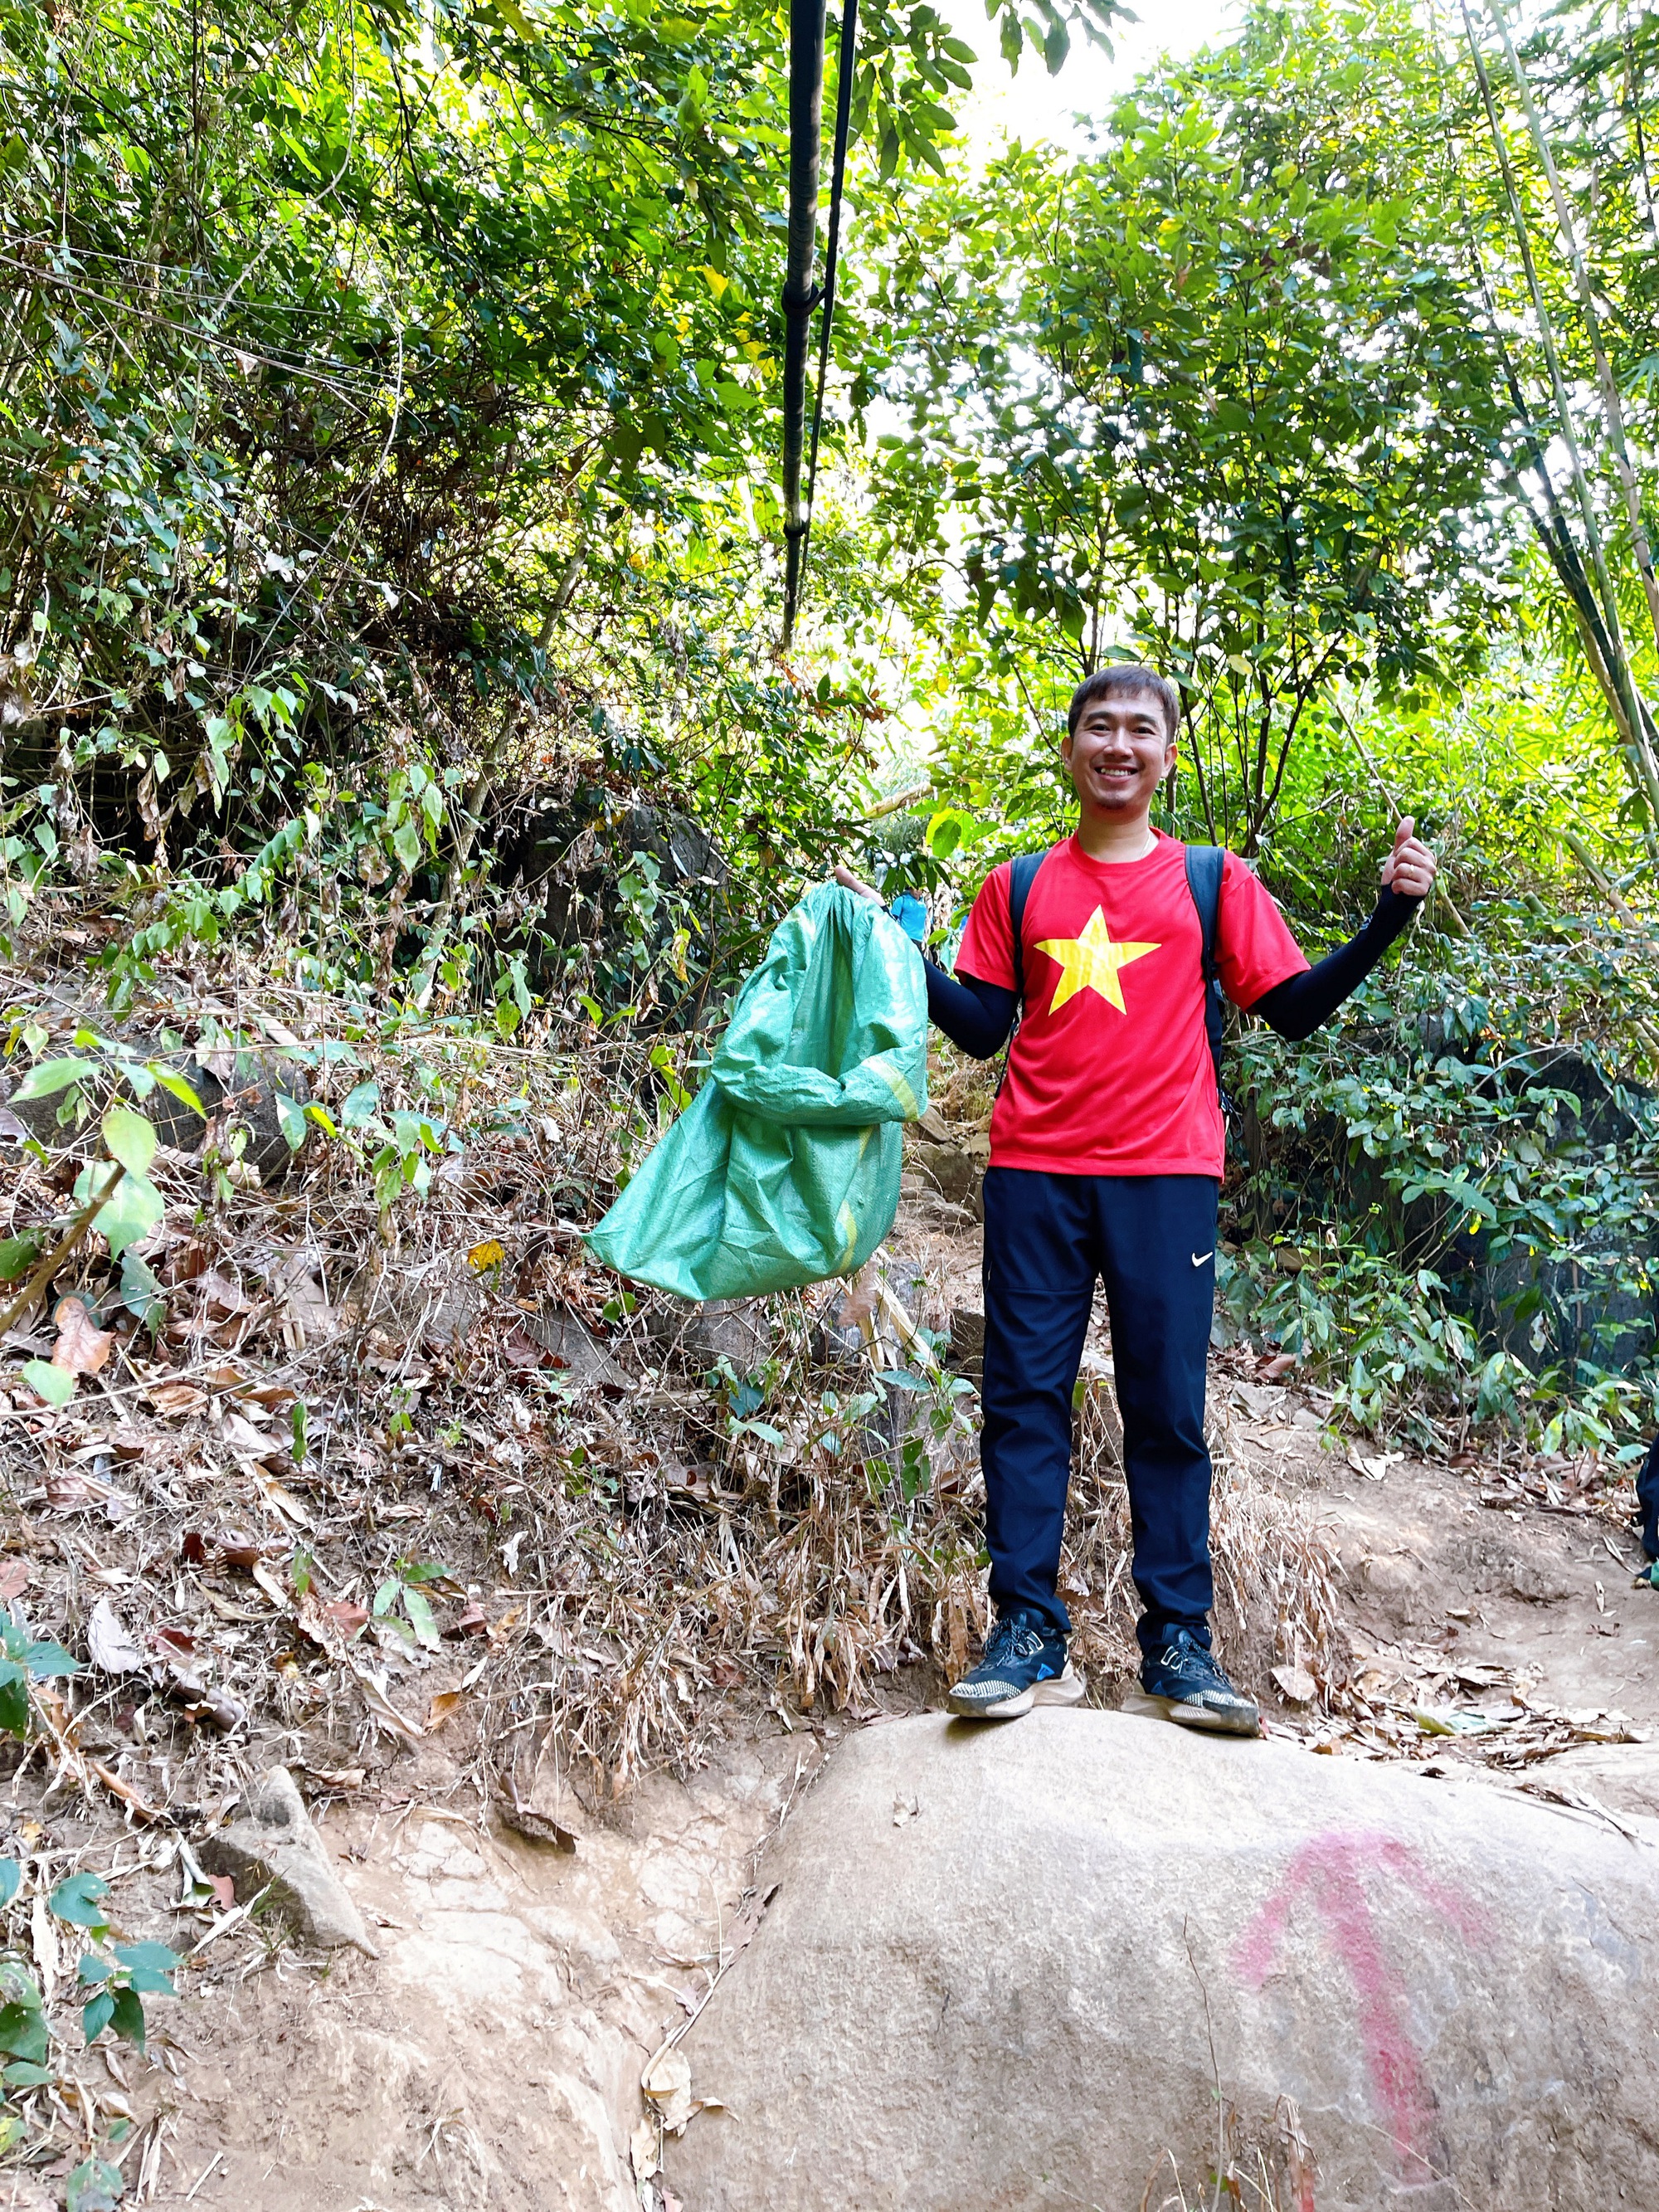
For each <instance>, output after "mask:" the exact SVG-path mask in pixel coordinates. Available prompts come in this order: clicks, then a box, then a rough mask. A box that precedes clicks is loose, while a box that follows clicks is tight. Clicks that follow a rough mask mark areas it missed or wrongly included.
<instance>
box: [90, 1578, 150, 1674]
mask: <svg viewBox="0 0 1659 2212" xmlns="http://www.w3.org/2000/svg"><path fill="white" fill-rule="evenodd" d="M87 1656H88V1658H89V1659H90V1660H91V1662H92V1663H93V1665H94V1667H100V1668H102V1669H103V1671H104V1673H105V1674H137V1673H141V1672H142V1671H143V1666H144V1655H143V1652H142V1651H141V1650H139V1649H138V1646H137V1644H135V1643H134V1641H133V1639H132V1632H131V1630H130V1629H129V1628H128V1626H127V1625H126V1623H125V1621H124V1620H122V1618H121V1616H120V1614H119V1613H117V1611H116V1610H115V1601H114V1599H113V1598H108V1597H100V1599H99V1601H98V1602H97V1604H96V1605H95V1606H94V1607H93V1608H92V1613H91V1616H90V1618H89V1619H88V1622H87Z"/></svg>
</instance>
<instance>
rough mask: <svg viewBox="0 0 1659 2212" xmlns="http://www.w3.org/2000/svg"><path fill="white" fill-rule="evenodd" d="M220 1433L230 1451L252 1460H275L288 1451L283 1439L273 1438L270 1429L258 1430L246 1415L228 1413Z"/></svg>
mask: <svg viewBox="0 0 1659 2212" xmlns="http://www.w3.org/2000/svg"><path fill="white" fill-rule="evenodd" d="M219 1433H220V1435H221V1437H222V1438H223V1440H224V1443H225V1447H226V1449H228V1450H229V1451H234V1452H242V1453H245V1454H246V1456H247V1457H248V1458H250V1459H275V1458H276V1456H277V1455H279V1454H280V1453H282V1452H284V1451H286V1450H287V1449H288V1444H287V1442H286V1440H285V1439H284V1438H283V1437H274V1436H272V1434H271V1433H270V1430H269V1429H260V1428H256V1427H255V1426H254V1425H253V1423H252V1421H250V1420H249V1419H248V1418H247V1416H246V1413H227V1414H226V1415H225V1420H224V1426H223V1427H222V1429H221V1430H220V1431H219Z"/></svg>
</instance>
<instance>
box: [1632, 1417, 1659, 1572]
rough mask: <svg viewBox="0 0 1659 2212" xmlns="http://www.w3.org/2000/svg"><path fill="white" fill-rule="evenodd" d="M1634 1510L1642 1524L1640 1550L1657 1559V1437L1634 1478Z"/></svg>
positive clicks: (1658, 1515) (1658, 1554) (1658, 1557)
mask: <svg viewBox="0 0 1659 2212" xmlns="http://www.w3.org/2000/svg"><path fill="white" fill-rule="evenodd" d="M1636 1510H1637V1516H1638V1519H1639V1520H1640V1521H1641V1523H1642V1549H1643V1550H1644V1552H1645V1553H1647V1555H1648V1557H1649V1559H1659V1437H1655V1438H1654V1440H1653V1442H1652V1443H1650V1445H1649V1446H1648V1455H1647V1458H1646V1460H1645V1462H1644V1464H1643V1468H1642V1472H1641V1473H1640V1474H1638V1476H1637V1478H1636Z"/></svg>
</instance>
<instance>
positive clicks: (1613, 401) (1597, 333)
mask: <svg viewBox="0 0 1659 2212" xmlns="http://www.w3.org/2000/svg"><path fill="white" fill-rule="evenodd" d="M1486 8H1487V12H1488V14H1489V15H1491V17H1492V21H1493V22H1494V23H1495V24H1496V25H1497V26H1498V37H1499V38H1500V39H1502V40H1503V41H1504V56H1505V58H1506V59H1507V60H1508V62H1509V65H1510V76H1512V77H1513V78H1514V79H1515V86H1516V91H1517V92H1518V93H1519V94H1520V95H1521V104H1522V107H1523V108H1524V109H1525V110H1526V116H1527V127H1528V131H1530V132H1531V134H1532V143H1533V149H1534V152H1535V153H1536V154H1537V155H1538V160H1539V163H1540V166H1541V167H1542V169H1543V172H1544V175H1545V178H1546V179H1547V181H1548V184H1549V188H1550V197H1551V198H1552V200H1553V202H1554V204H1555V222H1556V228H1557V229H1558V230H1559V232H1560V234H1561V244H1562V246H1563V247H1564V248H1565V252H1566V257H1567V265H1568V267H1569V268H1570V269H1571V270H1572V280H1573V286H1574V289H1576V291H1577V294H1578V306H1579V309H1580V312H1581V313H1583V318H1584V332H1585V336H1586V337H1588V338H1589V343H1590V352H1591V354H1592V356H1594V358H1595V380H1596V383H1597V384H1598V385H1599V386H1600V387H1601V412H1602V416H1603V418H1604V420H1605V422H1606V423H1607V441H1608V443H1609V445H1610V446H1611V447H1612V448H1613V467H1614V469H1615V471H1617V474H1618V477H1619V483H1620V489H1621V490H1622V491H1623V493H1624V498H1625V513H1626V516H1627V517H1628V519H1629V521H1630V533H1631V544H1632V550H1634V552H1635V555H1636V566H1637V568H1638V571H1639V573H1640V574H1641V578H1642V589H1643V591H1644V593H1645V595H1646V598H1647V603H1648V619H1649V620H1650V623H1652V625H1653V636H1654V643H1655V644H1656V645H1659V579H1656V577H1655V575H1654V572H1653V549H1652V547H1651V546H1650V544H1649V543H1648V532H1647V525H1646V524H1645V523H1644V520H1643V519H1642V502H1641V499H1640V496H1639V495H1638V491H1637V488H1636V474H1635V471H1634V470H1633V469H1632V466H1631V459H1630V449H1629V447H1628V446H1627V445H1626V439H1625V410H1624V407H1623V404H1622V403H1621V402H1620V397H1619V386H1618V385H1617V384H1616V383H1615V382H1614V380H1613V368H1612V366H1611V364H1610V362H1608V360H1607V346H1606V343H1605V342H1604V340H1603V338H1602V336H1601V314H1600V313H1599V311H1598V310H1597V307H1596V305H1595V290H1594V288H1593V287H1592V285H1591V283H1590V277H1589V266H1588V264H1586V262H1585V259H1584V255H1583V248H1582V247H1581V246H1580V245H1579V242H1578V229H1577V224H1576V223H1575V222H1573V219H1572V209H1571V204H1570V203H1569V201H1568V199H1567V196H1566V194H1565V191H1563V190H1562V189H1561V179H1560V175H1559V172H1558V171H1557V169H1556V166H1555V156H1554V155H1553V153H1552V152H1551V150H1550V143H1549V139H1548V137H1547V134H1546V132H1545V130H1544V119H1543V117H1542V116H1541V114H1540V113H1539V112H1538V103H1537V101H1536V100H1534V98H1533V94H1532V85H1531V82H1530V80H1529V79H1528V76H1527V73H1526V71H1525V70H1524V69H1523V68H1522V64H1521V57H1520V55H1519V54H1518V53H1517V52H1516V49H1515V41H1514V40H1513V39H1511V38H1510V27H1509V22H1508V20H1507V18H1506V17H1505V15H1504V8H1503V0H1486Z"/></svg>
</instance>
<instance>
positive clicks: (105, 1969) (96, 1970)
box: [75, 1951, 115, 1982]
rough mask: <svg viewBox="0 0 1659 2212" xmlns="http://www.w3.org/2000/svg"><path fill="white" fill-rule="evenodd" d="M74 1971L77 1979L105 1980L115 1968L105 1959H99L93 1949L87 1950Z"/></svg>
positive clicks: (83, 1980)
mask: <svg viewBox="0 0 1659 2212" xmlns="http://www.w3.org/2000/svg"><path fill="white" fill-rule="evenodd" d="M75 1971H76V1979H77V1980H78V1981H82V1982H106V1981H108V1979H109V1978H110V1976H111V1975H112V1973H113V1972H115V1969H114V1967H113V1966H111V1964H110V1962H109V1960H107V1959H100V1957H99V1955H98V1954H97V1953H96V1952H95V1951H88V1953H87V1955H86V1956H85V1958H84V1959H82V1961H81V1963H80V1965H79V1966H77V1967H76V1970H75Z"/></svg>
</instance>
